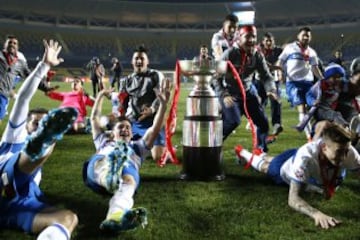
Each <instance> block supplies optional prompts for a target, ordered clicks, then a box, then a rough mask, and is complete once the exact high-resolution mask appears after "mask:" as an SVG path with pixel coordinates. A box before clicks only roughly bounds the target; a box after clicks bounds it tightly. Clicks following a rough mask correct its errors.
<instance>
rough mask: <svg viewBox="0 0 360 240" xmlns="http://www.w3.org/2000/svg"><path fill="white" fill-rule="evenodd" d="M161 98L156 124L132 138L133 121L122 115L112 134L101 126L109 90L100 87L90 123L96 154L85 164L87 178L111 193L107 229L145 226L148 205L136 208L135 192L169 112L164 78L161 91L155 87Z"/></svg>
mask: <svg viewBox="0 0 360 240" xmlns="http://www.w3.org/2000/svg"><path fill="white" fill-rule="evenodd" d="M154 91H155V92H156V93H157V98H158V99H159V101H160V107H159V109H158V111H157V113H156V116H155V119H154V122H153V125H152V126H151V127H150V128H149V129H148V130H147V131H146V133H145V135H144V136H143V137H142V138H141V139H139V140H137V141H131V138H132V128H131V122H130V120H128V119H127V118H125V117H119V119H118V121H117V123H115V125H114V126H113V129H112V136H109V135H108V134H106V132H104V131H103V130H102V128H101V123H100V117H101V109H102V105H103V99H104V96H105V95H109V94H110V90H103V91H101V92H100V93H99V94H98V96H97V98H96V100H95V104H94V106H93V109H92V113H91V127H92V134H93V139H94V144H95V148H96V152H97V153H96V154H95V155H93V156H92V157H91V158H90V159H89V160H88V161H87V162H86V163H85V164H84V169H83V173H84V181H85V183H86V185H87V186H88V187H90V188H91V189H92V190H94V191H95V192H100V193H101V192H102V193H103V192H107V193H110V194H112V198H111V199H110V202H109V209H108V212H107V215H106V219H105V220H104V221H103V222H102V223H101V224H100V229H101V230H103V231H106V232H114V233H116V232H121V231H126V230H131V229H134V228H136V227H138V226H145V225H146V223H147V217H146V209H145V208H133V205H134V200H133V196H134V193H135V190H136V188H137V187H138V185H139V181H140V176H139V168H140V167H141V164H142V162H143V160H144V159H145V157H146V156H147V155H149V154H151V148H152V146H153V143H154V141H155V139H156V137H157V136H158V133H159V131H160V130H161V127H162V123H163V121H164V116H165V112H166V104H167V102H168V99H169V96H170V88H169V82H168V81H164V82H163V84H162V86H161V89H160V92H159V91H157V90H156V89H154Z"/></svg>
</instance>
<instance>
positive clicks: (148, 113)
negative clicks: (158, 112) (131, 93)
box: [138, 106, 153, 122]
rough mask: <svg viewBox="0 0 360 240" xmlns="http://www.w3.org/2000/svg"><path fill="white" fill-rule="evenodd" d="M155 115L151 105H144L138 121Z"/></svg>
mask: <svg viewBox="0 0 360 240" xmlns="http://www.w3.org/2000/svg"><path fill="white" fill-rule="evenodd" d="M152 115H153V110H152V108H151V107H146V106H145V107H142V109H141V113H140V117H139V118H138V121H139V122H141V121H142V120H144V119H146V118H148V117H151V116H152Z"/></svg>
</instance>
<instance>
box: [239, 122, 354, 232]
mask: <svg viewBox="0 0 360 240" xmlns="http://www.w3.org/2000/svg"><path fill="white" fill-rule="evenodd" d="M351 139H352V134H351V133H350V131H348V130H346V129H345V128H343V127H342V126H339V125H337V124H334V123H328V124H327V126H326V127H325V128H324V129H323V132H322V134H321V137H320V138H319V139H317V140H314V141H313V142H310V143H307V144H305V145H303V146H302V147H300V148H299V149H290V150H287V151H285V152H283V153H281V154H279V155H278V156H276V157H270V156H266V155H265V154H262V155H255V156H254V157H253V160H252V162H251V166H252V167H253V168H255V169H256V170H258V171H260V172H263V173H265V174H267V175H268V176H269V177H271V178H272V179H273V180H274V181H275V182H276V183H277V184H285V183H286V184H289V186H290V188H289V197H288V203H289V206H290V207H291V208H293V209H294V210H296V211H298V212H301V213H303V214H306V215H308V216H309V217H311V218H313V219H314V221H315V224H316V225H317V226H318V225H320V226H321V227H322V228H325V229H328V228H330V227H335V226H336V225H338V224H340V221H339V220H338V219H336V218H334V217H331V216H329V215H327V214H325V213H323V212H321V211H320V210H318V209H316V208H314V207H312V206H310V205H309V204H308V203H307V202H306V201H305V200H304V199H303V198H302V197H301V194H304V193H306V192H308V191H312V192H317V193H320V194H323V195H324V197H325V198H326V199H330V198H331V197H332V196H333V194H334V192H335V190H336V189H337V187H338V186H339V185H340V183H341V182H342V180H343V179H344V177H345V171H346V169H348V170H356V171H359V169H360V155H359V153H358V152H357V151H356V150H355V148H354V147H353V146H351ZM236 150H237V151H236V152H237V155H238V157H240V158H241V160H243V161H244V160H246V161H247V162H249V161H250V159H251V158H252V155H253V154H252V153H250V152H249V151H247V150H245V149H243V148H242V147H241V146H238V148H237V149H236Z"/></svg>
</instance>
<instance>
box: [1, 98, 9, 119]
mask: <svg viewBox="0 0 360 240" xmlns="http://www.w3.org/2000/svg"><path fill="white" fill-rule="evenodd" d="M8 104H9V100H8V98H7V97H5V96H4V95H2V94H0V120H1V119H4V117H5V115H6V110H7V107H8Z"/></svg>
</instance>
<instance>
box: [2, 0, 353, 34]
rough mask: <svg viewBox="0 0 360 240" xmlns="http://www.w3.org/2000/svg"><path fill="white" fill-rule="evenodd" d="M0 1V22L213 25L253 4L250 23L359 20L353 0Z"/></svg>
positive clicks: (140, 27)
mask: <svg viewBox="0 0 360 240" xmlns="http://www.w3.org/2000/svg"><path fill="white" fill-rule="evenodd" d="M246 3H247V4H246ZM1 5H2V8H1V10H0V22H19V23H26V24H48V25H55V26H58V27H62V26H66V27H68V26H82V27H87V28H114V29H138V30H156V31H160V30H162V31H166V30H174V29H175V30H182V29H185V30H205V31H206V30H209V31H213V29H217V28H218V27H219V26H221V22H222V20H223V19H224V17H225V16H226V15H227V14H229V13H232V12H235V11H240V10H255V24H256V25H258V26H260V27H262V28H276V27H293V26H299V25H327V24H337V23H346V24H353V25H359V23H360V1H359V0H346V1H342V0H301V1H290V0H257V1H250V2H246V1H231V0H225V1H218V0H212V1H211V0H203V1H201V0H195V1H193V0H183V1H162V0H157V1H149V0H132V1H120V0H71V1H63V0H52V1H46V0H31V1H28V0H2V1H1Z"/></svg>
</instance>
